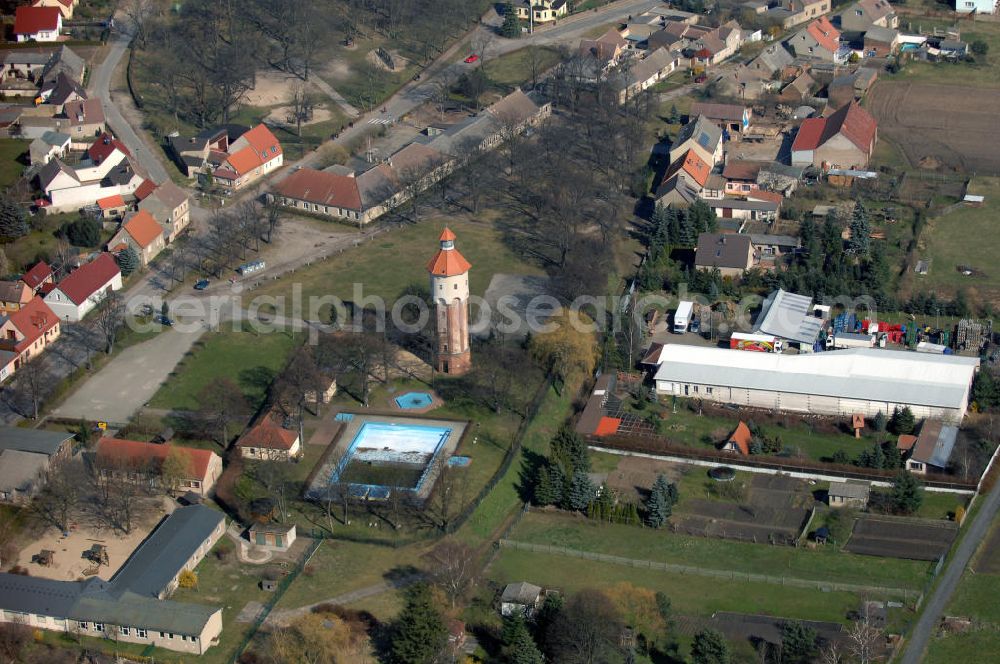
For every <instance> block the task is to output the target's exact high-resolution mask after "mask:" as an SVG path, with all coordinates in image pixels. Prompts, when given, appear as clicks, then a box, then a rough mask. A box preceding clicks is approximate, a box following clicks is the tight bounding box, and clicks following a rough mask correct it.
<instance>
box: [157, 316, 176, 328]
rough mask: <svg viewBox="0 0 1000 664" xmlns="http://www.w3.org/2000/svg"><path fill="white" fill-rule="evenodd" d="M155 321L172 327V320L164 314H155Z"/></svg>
mask: <svg viewBox="0 0 1000 664" xmlns="http://www.w3.org/2000/svg"><path fill="white" fill-rule="evenodd" d="M156 322H157V323H159V324H160V325H162V326H164V327H173V325H174V321H172V320H170V319H169V318H167V317H166V316H157V317H156Z"/></svg>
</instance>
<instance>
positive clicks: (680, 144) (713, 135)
mask: <svg viewBox="0 0 1000 664" xmlns="http://www.w3.org/2000/svg"><path fill="white" fill-rule="evenodd" d="M688 150H694V151H695V152H697V153H698V156H699V157H701V158H702V159H704V160H705V161H706V162H708V164H709V166H711V167H714V166H715V165H716V164H718V163H719V162H721V161H722V153H723V147H722V130H721V129H720V128H719V127H718V125H716V124H715V123H714V122H712V121H711V120H709V119H708V118H705V117H702V116H700V115H699V116H697V117H695V118H693V119H691V120H689V121H688V123H687V124H686V125H684V126H683V127H681V130H680V131H679V132H678V133H677V138H676V140H674V142H673V143H672V144H671V146H670V163H674V162H675V161H677V159H678V158H680V156H681V155H683V154H684V153H685V152H687V151H688Z"/></svg>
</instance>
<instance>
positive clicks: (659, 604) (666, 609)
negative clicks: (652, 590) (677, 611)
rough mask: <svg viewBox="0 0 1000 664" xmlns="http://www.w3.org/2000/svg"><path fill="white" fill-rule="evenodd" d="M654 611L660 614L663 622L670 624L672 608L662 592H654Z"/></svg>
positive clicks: (672, 614) (668, 598) (668, 599)
mask: <svg viewBox="0 0 1000 664" xmlns="http://www.w3.org/2000/svg"><path fill="white" fill-rule="evenodd" d="M656 611H657V613H659V614H660V618H662V619H663V622H665V623H668V624H669V623H670V621H671V620H672V619H673V616H674V608H673V605H672V604H671V602H670V597H668V596H667V593H665V592H663V591H659V590H658V591H657V592H656Z"/></svg>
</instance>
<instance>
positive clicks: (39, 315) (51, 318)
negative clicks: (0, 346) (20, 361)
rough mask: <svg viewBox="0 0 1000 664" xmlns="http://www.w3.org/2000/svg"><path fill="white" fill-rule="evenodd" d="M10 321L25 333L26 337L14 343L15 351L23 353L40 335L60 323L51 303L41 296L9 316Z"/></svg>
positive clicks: (19, 330)
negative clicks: (50, 307) (50, 306)
mask: <svg viewBox="0 0 1000 664" xmlns="http://www.w3.org/2000/svg"><path fill="white" fill-rule="evenodd" d="M7 319H8V321H9V322H10V323H11V325H13V326H14V327H15V328H17V331H18V332H20V333H21V334H23V335H24V338H23V339H21V340H20V341H18V342H17V343H16V344H15V345H14V352H15V353H17V354H21V353H22V352H24V349H25V348H28V347H29V346H31V344H33V343H35V341H37V340H38V338H39V337H41V336H42V335H43V334H45V333H46V332H48V331H49V330H51V329H52V328H53V327H55V326H56V325H58V324H59V317H58V316H56V315H55V313H53V311H52V310H51V309H49V305H47V304H45V301H44V300H43V299H42V298H40V297H35V298H33V299H32V300H31V301H30V302H28V303H26V304H25V305H24V306H23V307H21V308H20V309H18V310H17V311H15V312H13V313H11V314H10V315H9V316H8V317H7Z"/></svg>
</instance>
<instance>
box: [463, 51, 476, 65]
mask: <svg viewBox="0 0 1000 664" xmlns="http://www.w3.org/2000/svg"><path fill="white" fill-rule="evenodd" d="M478 61H479V56H478V55H476V54H475V53H473V54H472V55H470V56H469V57H467V58H466V59H465V63H466V64H470V65H471V64H472V63H473V62H478Z"/></svg>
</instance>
